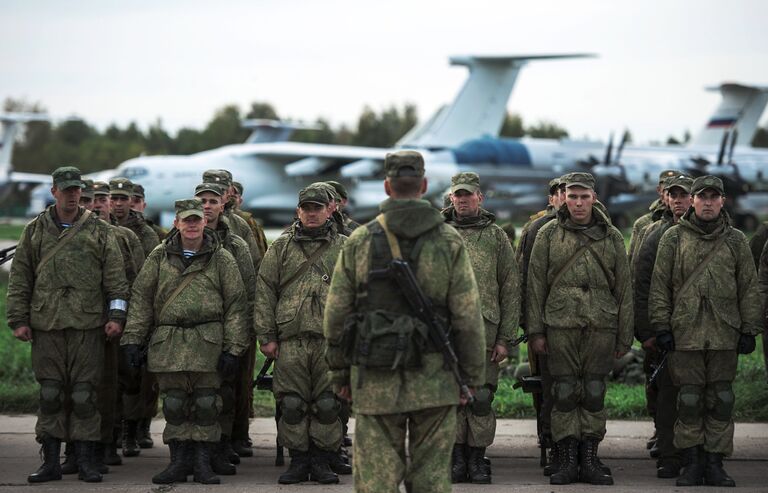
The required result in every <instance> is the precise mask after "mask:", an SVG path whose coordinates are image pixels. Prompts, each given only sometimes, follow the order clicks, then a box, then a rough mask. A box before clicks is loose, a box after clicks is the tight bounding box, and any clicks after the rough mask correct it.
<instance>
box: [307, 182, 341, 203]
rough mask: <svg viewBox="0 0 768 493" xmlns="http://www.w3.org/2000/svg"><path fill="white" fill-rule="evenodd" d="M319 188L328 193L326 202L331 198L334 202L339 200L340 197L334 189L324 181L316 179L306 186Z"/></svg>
mask: <svg viewBox="0 0 768 493" xmlns="http://www.w3.org/2000/svg"><path fill="white" fill-rule="evenodd" d="M310 187H313V188H319V189H320V190H323V191H325V193H327V194H328V202H330V201H331V200H333V201H334V202H341V197H340V196H339V194H337V193H336V189H335V188H333V187H332V186H331V185H329V184H328V183H327V182H324V181H316V182H315V183H313V184H311V185H309V187H307V188H310Z"/></svg>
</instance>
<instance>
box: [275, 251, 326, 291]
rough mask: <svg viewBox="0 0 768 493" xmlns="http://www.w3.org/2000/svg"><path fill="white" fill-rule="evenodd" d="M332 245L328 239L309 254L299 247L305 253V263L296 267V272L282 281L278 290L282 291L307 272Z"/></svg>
mask: <svg viewBox="0 0 768 493" xmlns="http://www.w3.org/2000/svg"><path fill="white" fill-rule="evenodd" d="M330 246H331V242H330V241H327V242H326V243H324V244H323V245H321V246H319V247H318V248H317V250H315V251H314V252H312V255H307V252H305V251H304V249H303V248H299V250H301V253H302V254H304V258H305V260H304V263H303V264H301V265H300V266H299V268H298V269H296V272H294V273H293V274H292V275H291V276H289V277H288V279H286V280H285V281H283V282H281V283H280V287H279V288H278V291H279V292H282V291H283V290H284V289H285V288H287V287H288V286H290V284H291V283H292V282H293V281H295V280H296V279H298V278H299V277H301V276H302V275H303V274H304V273H305V272H307V269H309V268H310V267H311V266H312V264H314V263H315V262H316V261H317V259H319V258H320V256H321V255H323V254H324V253H325V251H326V250H328V248H330ZM326 275H327V274H326ZM329 277H330V276H329Z"/></svg>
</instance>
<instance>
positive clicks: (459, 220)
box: [442, 205, 496, 229]
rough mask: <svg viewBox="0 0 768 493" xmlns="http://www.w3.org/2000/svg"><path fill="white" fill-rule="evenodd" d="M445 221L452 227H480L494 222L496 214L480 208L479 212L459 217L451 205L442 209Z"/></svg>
mask: <svg viewBox="0 0 768 493" xmlns="http://www.w3.org/2000/svg"><path fill="white" fill-rule="evenodd" d="M442 214H443V217H444V218H445V222H446V223H448V224H450V225H451V226H453V227H454V228H476V229H482V228H485V227H487V226H490V225H491V224H493V223H494V222H496V216H494V215H493V214H492V213H490V212H488V211H487V210H485V209H483V208H482V207H481V208H480V211H479V214H478V215H477V216H472V217H459V216H458V214H456V209H455V208H454V207H453V206H452V205H451V206H448V207H446V208H445V209H443V212H442Z"/></svg>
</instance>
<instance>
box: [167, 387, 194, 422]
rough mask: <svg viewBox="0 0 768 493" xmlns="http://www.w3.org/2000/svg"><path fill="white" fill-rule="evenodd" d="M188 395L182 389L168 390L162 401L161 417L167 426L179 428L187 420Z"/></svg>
mask: <svg viewBox="0 0 768 493" xmlns="http://www.w3.org/2000/svg"><path fill="white" fill-rule="evenodd" d="M187 399H189V396H188V394H187V393H186V392H185V391H183V390H182V389H168V390H167V391H166V392H165V398H164V399H163V415H164V416H165V420H166V421H167V422H168V424H171V425H174V426H180V425H182V424H184V423H186V422H187V420H188V419H189V402H188V401H187Z"/></svg>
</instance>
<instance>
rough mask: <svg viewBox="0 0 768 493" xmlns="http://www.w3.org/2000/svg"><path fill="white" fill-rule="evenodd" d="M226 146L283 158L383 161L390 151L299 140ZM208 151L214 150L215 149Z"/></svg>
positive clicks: (245, 153)
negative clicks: (309, 142) (306, 142)
mask: <svg viewBox="0 0 768 493" xmlns="http://www.w3.org/2000/svg"><path fill="white" fill-rule="evenodd" d="M227 147H228V148H230V150H229V153H231V154H232V155H236V156H237V155H240V156H264V157H275V158H285V159H290V158H296V159H303V158H319V159H348V160H358V159H381V160H382V161H383V160H384V156H386V155H387V153H388V152H389V151H390V149H382V148H377V147H356V146H341V145H328V144H304V143H301V142H276V143H274V144H236V145H233V146H227ZM210 152H215V150H214V151H210ZM200 154H203V153H200Z"/></svg>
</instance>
